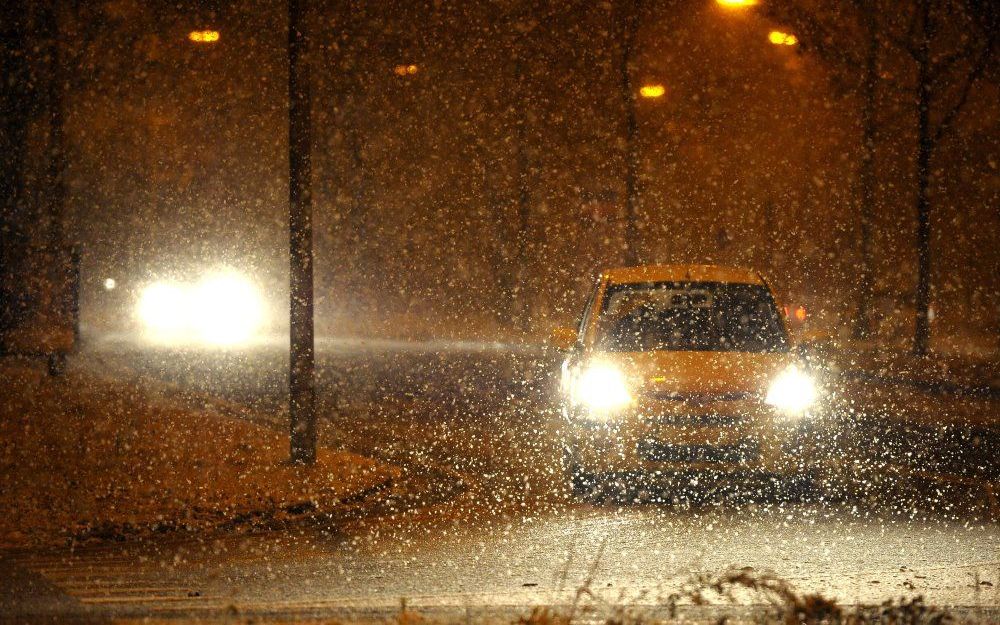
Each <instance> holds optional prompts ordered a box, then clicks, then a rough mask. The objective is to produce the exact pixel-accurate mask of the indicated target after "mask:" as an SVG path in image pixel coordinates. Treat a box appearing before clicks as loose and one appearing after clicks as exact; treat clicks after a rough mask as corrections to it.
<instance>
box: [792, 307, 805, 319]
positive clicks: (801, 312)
mask: <svg viewBox="0 0 1000 625" xmlns="http://www.w3.org/2000/svg"><path fill="white" fill-rule="evenodd" d="M795 319H797V320H798V321H805V320H806V307H805V306H797V307H796V308H795Z"/></svg>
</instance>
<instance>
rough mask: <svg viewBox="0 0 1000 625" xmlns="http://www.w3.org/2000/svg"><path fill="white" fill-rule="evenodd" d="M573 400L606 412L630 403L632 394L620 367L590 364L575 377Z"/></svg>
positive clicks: (588, 407) (599, 411) (589, 407)
mask: <svg viewBox="0 0 1000 625" xmlns="http://www.w3.org/2000/svg"><path fill="white" fill-rule="evenodd" d="M573 400H574V402H575V403H577V404H582V405H583V406H584V407H586V408H587V409H589V410H591V411H593V412H596V413H607V412H609V411H613V410H617V409H620V408H624V407H625V406H627V405H628V404H630V403H632V395H631V393H629V389H628V382H627V381H626V379H625V374H624V373H622V372H621V370H620V369H618V368H617V367H615V366H612V365H608V364H592V365H590V366H588V367H587V368H585V369H584V370H583V371H582V372H581V373H580V375H579V377H578V378H577V379H576V382H575V384H574V385H573Z"/></svg>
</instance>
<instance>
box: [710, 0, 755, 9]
mask: <svg viewBox="0 0 1000 625" xmlns="http://www.w3.org/2000/svg"><path fill="white" fill-rule="evenodd" d="M715 1H716V2H717V3H718V4H719V6H723V7H726V8H727V9H743V8H746V7H752V6H756V5H757V4H759V2H760V0H715Z"/></svg>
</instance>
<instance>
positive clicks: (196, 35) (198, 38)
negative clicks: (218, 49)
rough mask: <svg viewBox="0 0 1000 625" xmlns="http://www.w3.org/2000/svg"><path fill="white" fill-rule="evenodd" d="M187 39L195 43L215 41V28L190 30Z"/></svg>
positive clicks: (217, 38)
mask: <svg viewBox="0 0 1000 625" xmlns="http://www.w3.org/2000/svg"><path fill="white" fill-rule="evenodd" d="M188 39H190V40H191V41H193V42H195V43H215V42H216V41H218V40H219V31H217V30H192V31H191V32H190V33H188Z"/></svg>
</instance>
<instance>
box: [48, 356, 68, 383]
mask: <svg viewBox="0 0 1000 625" xmlns="http://www.w3.org/2000/svg"><path fill="white" fill-rule="evenodd" d="M48 369H49V375H51V376H53V377H56V376H60V375H62V374H63V373H65V372H66V353H65V352H52V353H51V354H49V357H48Z"/></svg>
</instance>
